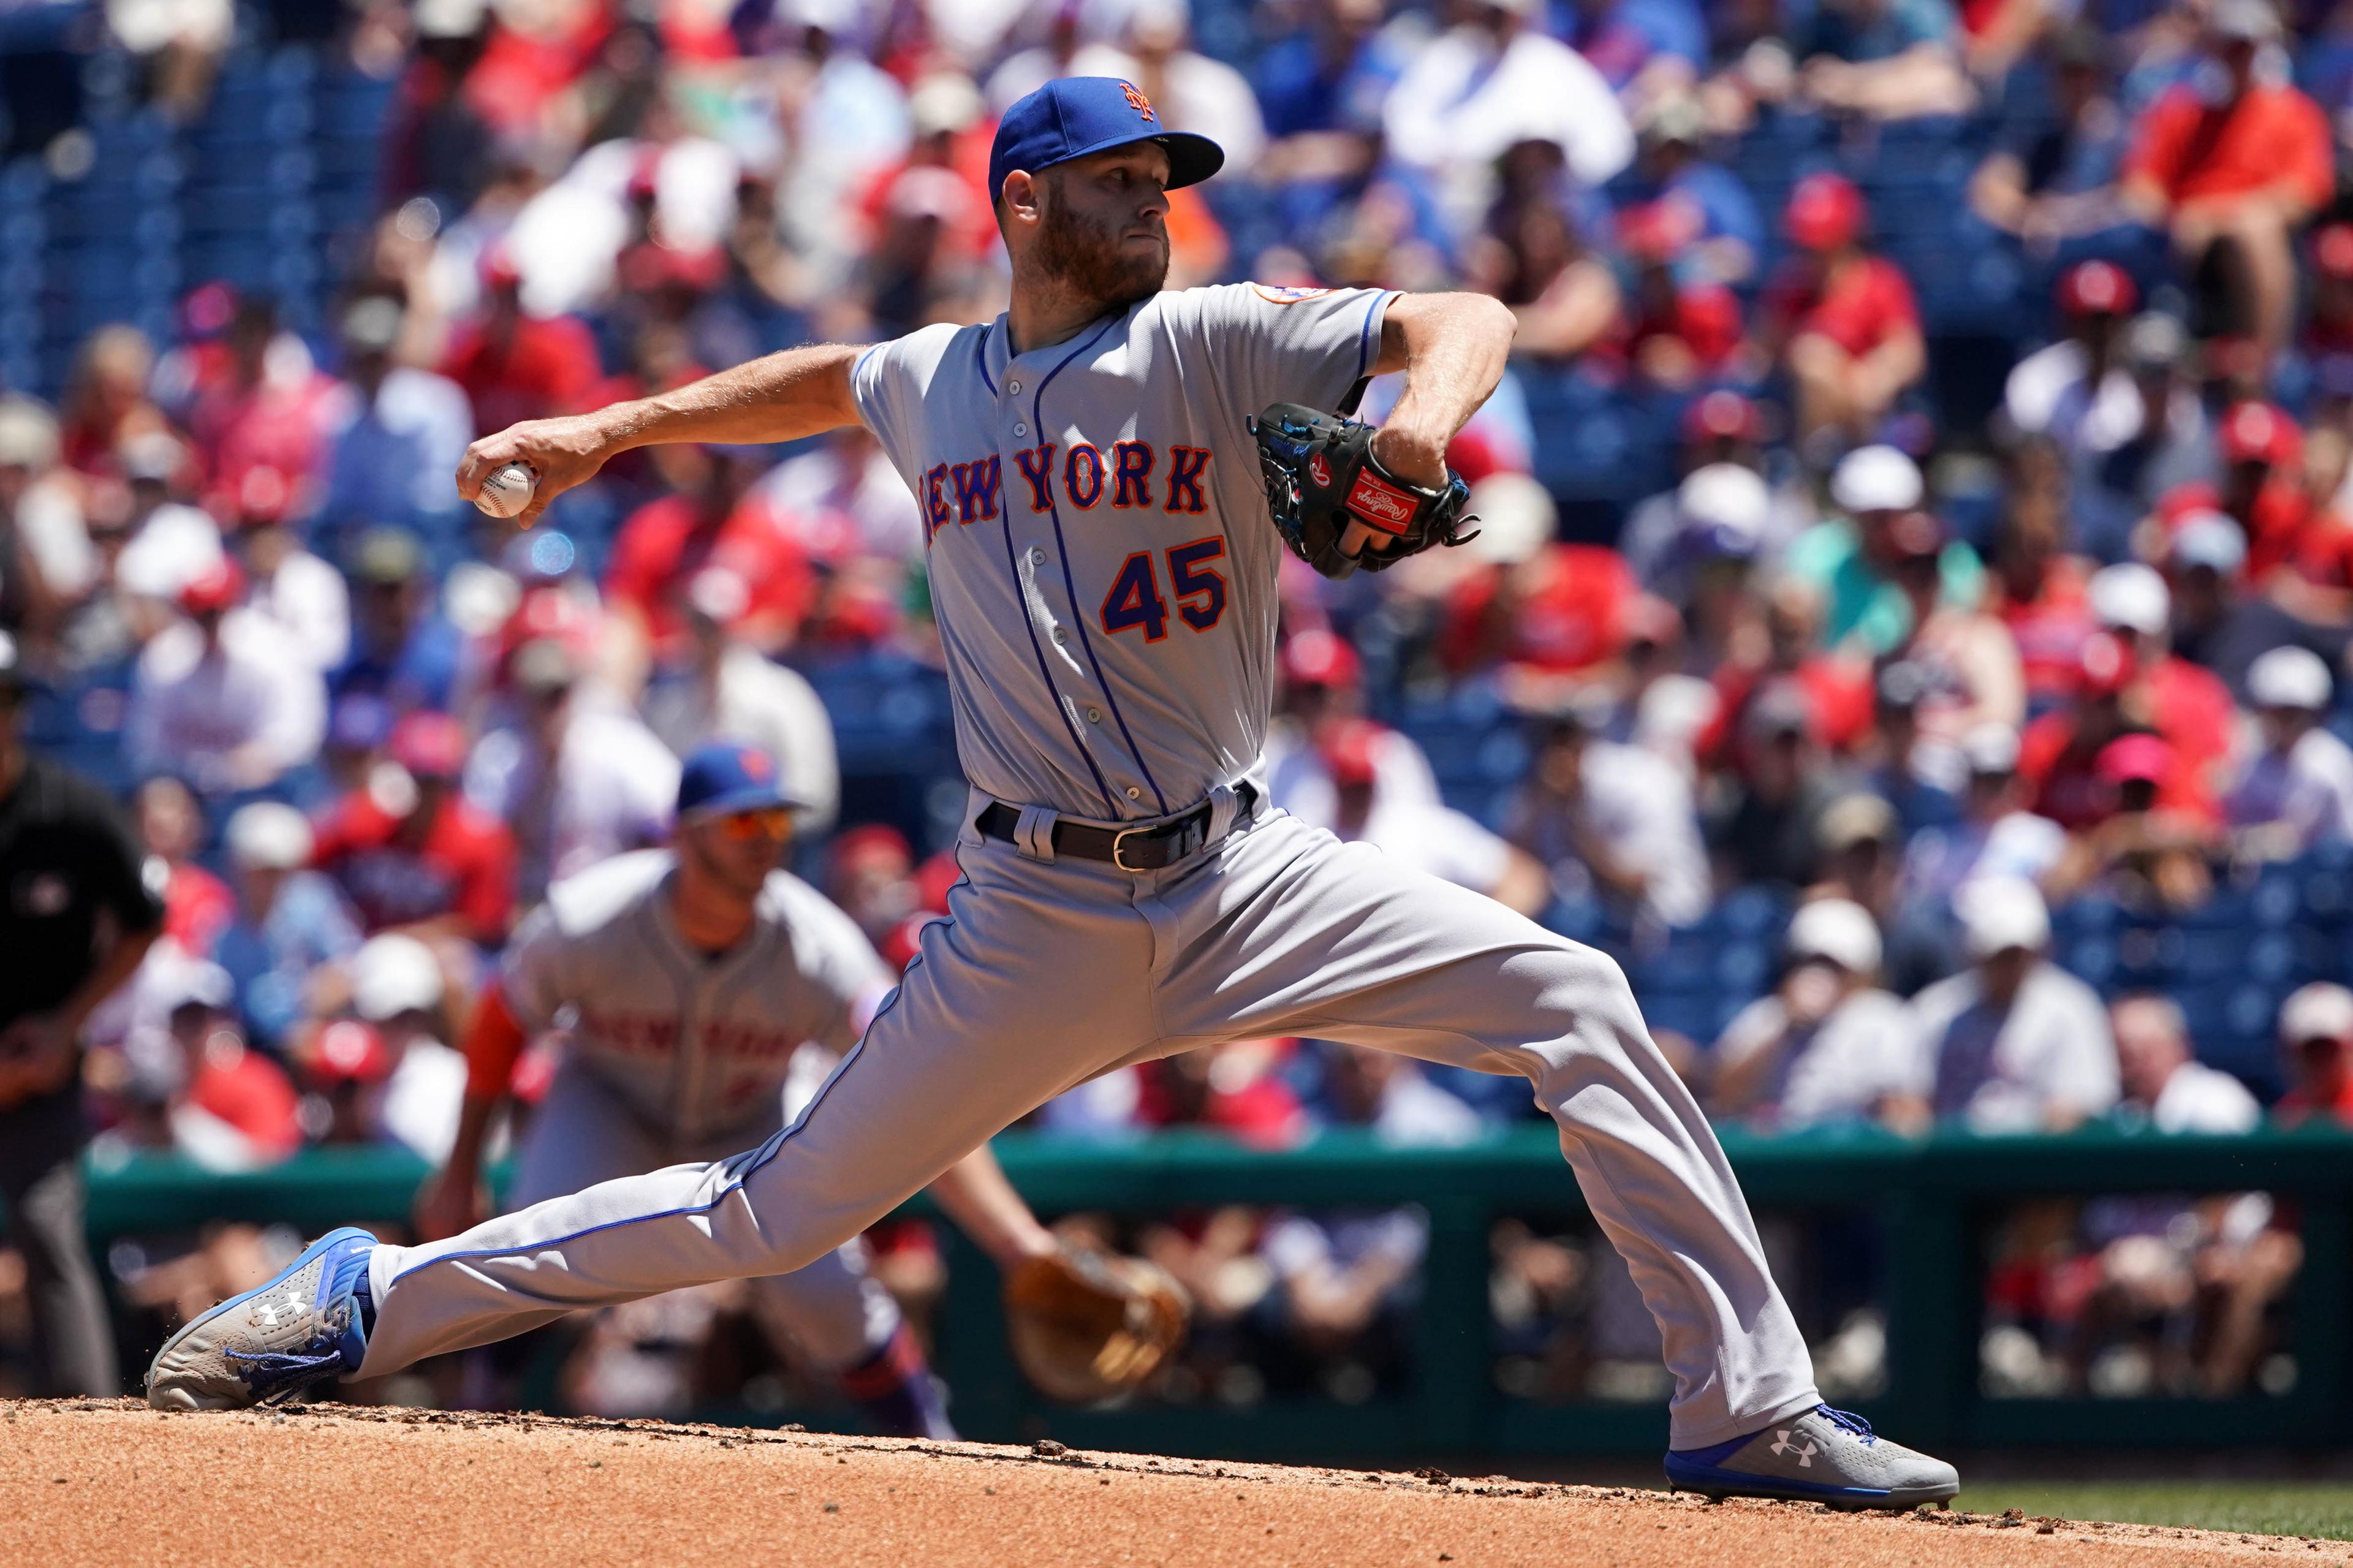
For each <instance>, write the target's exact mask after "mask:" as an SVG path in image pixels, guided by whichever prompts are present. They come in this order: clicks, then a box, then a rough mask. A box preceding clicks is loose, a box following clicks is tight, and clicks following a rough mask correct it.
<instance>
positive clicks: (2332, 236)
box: [2304, 223, 2353, 392]
mask: <svg viewBox="0 0 2353 1568" xmlns="http://www.w3.org/2000/svg"><path fill="white" fill-rule="evenodd" d="M2304 353H2305V357H2306V359H2308V360H2310V361H2311V362H2312V366H2313V369H2314V370H2315V371H2316V373H2317V374H2319V377H2320V380H2321V384H2323V385H2324V386H2327V387H2329V388H2330V389H2331V390H2332V391H2338V392H2341V390H2342V389H2343V388H2344V387H2345V386H2346V385H2347V384H2348V379H2353V378H2348V374H2347V373H2348V371H2353V223H2332V224H2330V225H2328V226H2327V227H2325V228H2323V229H2321V230H2320V231H2319V232H2318V233H2317V234H2316V235H2314V236H2313V237H2312V309H2311V310H2310V311H2309V312H2308V313H2307V314H2306V318H2305V323H2304Z"/></svg>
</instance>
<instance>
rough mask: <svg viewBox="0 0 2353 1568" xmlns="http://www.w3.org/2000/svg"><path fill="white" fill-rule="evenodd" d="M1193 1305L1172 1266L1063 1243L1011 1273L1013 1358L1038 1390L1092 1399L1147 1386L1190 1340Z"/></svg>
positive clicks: (1068, 1399) (1069, 1401) (1071, 1401)
mask: <svg viewBox="0 0 2353 1568" xmlns="http://www.w3.org/2000/svg"><path fill="white" fill-rule="evenodd" d="M1192 1315H1193V1314H1192V1307H1191V1305H1190V1304H1189V1303H1188V1302H1187V1300H1186V1299H1185V1291H1184V1289H1183V1288H1182V1287H1181V1286H1179V1285H1178V1284H1177V1283H1176V1280H1174V1279H1170V1278H1169V1277H1168V1274H1167V1271H1166V1270H1165V1269H1163V1268H1157V1267H1155V1266H1154V1265H1153V1264H1150V1263H1146V1262H1145V1261H1144V1259H1142V1258H1107V1257H1105V1256H1103V1254H1101V1253H1095V1252H1074V1251H1070V1250H1067V1249H1065V1250H1063V1251H1060V1252H1057V1253H1053V1254H1050V1255H1049V1256H1047V1257H1043V1258H1026V1259H1024V1260H1023V1261H1022V1262H1020V1263H1019V1264H1018V1265H1016V1266H1015V1268H1013V1271H1012V1272H1011V1273H1009V1274H1008V1275H1007V1276H1006V1277H1005V1317H1006V1332H1007V1333H1008V1335H1009V1336H1010V1338H1011V1339H1012V1342H1013V1359H1014V1360H1016V1361H1017V1362H1018V1363H1021V1370H1022V1372H1023V1373H1025V1374H1027V1375H1028V1377H1029V1381H1030V1382H1031V1383H1032V1384H1035V1385H1036V1386H1037V1388H1038V1391H1039V1393H1041V1394H1045V1395H1046V1396H1047V1397H1048V1398H1049V1399H1054V1400H1059V1401H1060V1402H1061V1403H1063V1404H1065V1405H1093V1404H1098V1403H1100V1402H1102V1401H1103V1400H1106V1399H1112V1398H1115V1397H1117V1396H1118V1395H1120V1394H1126V1393H1129V1392H1131V1391H1132V1390H1134V1389H1136V1388H1138V1387H1141V1386H1142V1385H1143V1384H1144V1383H1145V1381H1146V1380H1147V1379H1149V1378H1150V1377H1151V1376H1152V1374H1153V1373H1155V1372H1157V1371H1159V1370H1160V1368H1161V1367H1162V1366H1163V1365H1165V1364H1166V1362H1167V1360H1168V1358H1169V1356H1170V1355H1172V1354H1174V1353H1175V1352H1176V1347H1177V1346H1179V1345H1181V1344H1183V1343H1184V1342H1185V1329H1186V1325H1187V1323H1188V1322H1189V1321H1191V1318H1192Z"/></svg>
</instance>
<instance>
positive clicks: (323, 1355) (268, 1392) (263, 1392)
mask: <svg viewBox="0 0 2353 1568" xmlns="http://www.w3.org/2000/svg"><path fill="white" fill-rule="evenodd" d="M227 1355H228V1359H229V1360H230V1362H232V1363H235V1365H236V1367H237V1375H238V1376H239V1377H241V1378H243V1379H245V1384H246V1386H247V1387H248V1388H250V1389H252V1390H253V1392H254V1396H255V1397H256V1398H258V1399H259V1400H260V1402H261V1403H263V1404H264V1405H269V1404H274V1403H276V1402H277V1401H278V1400H280V1399H283V1398H285V1397H287V1396H289V1395H291V1394H299V1393H301V1391H302V1390H303V1389H304V1388H306V1387H308V1386H309V1385H310V1384H313V1383H316V1382H318V1381H319V1380H320V1379H321V1378H322V1377H329V1376H332V1375H333V1374H334V1373H338V1372H341V1371H342V1370H343V1350H342V1348H341V1347H340V1346H339V1345H337V1344H336V1343H335V1342H333V1341H330V1342H328V1344H327V1347H326V1348H325V1349H324V1350H317V1351H311V1352H305V1353H303V1354H301V1355H286V1354H283V1353H280V1352H274V1351H273V1352H263V1353H262V1354H260V1355H248V1354H247V1353H246V1352H243V1351H230V1352H227Z"/></svg>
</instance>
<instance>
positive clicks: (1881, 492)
mask: <svg viewBox="0 0 2353 1568" xmlns="http://www.w3.org/2000/svg"><path fill="white" fill-rule="evenodd" d="M1830 488H1831V504H1832V505H1833V506H1835V507H1836V508H1837V509H1838V510H1839V512H1840V513H1841V515H1839V516H1834V517H1831V518H1828V519H1826V520H1825V521H1821V522H1818V523H1816V524H1815V525H1814V526H1813V527H1811V528H1810V529H1808V530H1806V531H1805V532H1803V533H1801V534H1799V536H1798V538H1797V541H1796V542H1794V543H1792V544H1791V545H1790V546H1789V553H1788V563H1787V564H1788V570H1789V571H1790V573H1792V574H1795V575H1797V576H1799V577H1802V578H1804V579H1806V580H1807V581H1809V582H1811V583H1814V584H1818V585H1819V586H1820V589H1821V591H1822V640H1823V641H1824V642H1825V643H1826V644H1828V645H1830V646H1831V647H1838V646H1840V645H1841V644H1846V643H1852V644H1854V645H1856V646H1857V647H1860V648H1861V650H1862V651H1863V652H1865V653H1868V654H1872V655H1879V654H1884V653H1890V652H1893V651H1894V649H1895V648H1897V647H1901V646H1902V645H1903V643H1904V641H1905V638H1906V637H1908V636H1909V635H1910V633H1911V630H1912V624H1913V613H1912V607H1911V605H1910V604H1909V602H1908V601H1907V600H1906V599H1905V595H1904V592H1903V590H1902V589H1901V588H1900V587H1899V586H1897V584H1896V580H1895V574H1896V568H1897V566H1898V564H1899V563H1901V561H1902V560H1903V557H1904V548H1903V545H1902V543H1901V542H1899V541H1898V539H1897V538H1896V532H1897V529H1896V523H1897V521H1898V520H1899V519H1901V518H1904V517H1905V516H1907V515H1911V514H1915V513H1916V512H1918V511H1919V510H1920V507H1921V505H1922V503H1923V502H1924V501H1925V500H1926V499H1927V493H1928V492H1927V485H1926V481H1925V480H1923V479H1922V478H1921V477H1920V465H1919V464H1917V463H1915V462H1914V461H1913V460H1912V459H1911V458H1909V457H1908V456H1906V455H1905V453H1903V452H1902V451H1899V450H1898V449H1897V448H1895V447H1885V446H1880V447H1856V448H1855V449H1854V450H1853V451H1852V452H1849V453H1848V454H1847V455H1846V456H1845V457H1844V458H1841V459H1840V460H1839V465H1838V467H1837V468H1834V469H1833V470H1831V487H1830ZM1936 574H1937V593H1936V597H1937V602H1938V603H1940V604H1946V605H1975V604H1977V603H1978V601H1979V600H1980V599H1981V598H1982V597H1983V596H1984V589H1985V567H1984V565H1983V564H1982V563H1979V561H1978V557H1977V552H1975V551H1973V550H1971V549H1970V548H1969V547H1968V545H1967V544H1964V543H1962V542H1960V541H1958V540H1951V541H1947V542H1944V543H1942V544H1941V545H1940V546H1939V547H1938V549H1937V551H1936Z"/></svg>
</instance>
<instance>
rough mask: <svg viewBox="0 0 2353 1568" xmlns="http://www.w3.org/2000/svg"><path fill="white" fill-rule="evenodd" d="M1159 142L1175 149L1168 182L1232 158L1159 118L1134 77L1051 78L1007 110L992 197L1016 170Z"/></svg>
mask: <svg viewBox="0 0 2353 1568" xmlns="http://www.w3.org/2000/svg"><path fill="white" fill-rule="evenodd" d="M1132 142H1159V143H1160V145H1161V146H1163V147H1165V148H1166V149H1167V151H1168V188H1169V189H1170V190H1172V191H1173V190H1176V189H1177V188H1178V187H1179V186H1182V185H1198V184H1200V183H1201V182H1202V181H1203V180H1206V179H1208V177H1209V176H1210V175H1212V174H1216V173H1217V172H1218V170H1219V168H1221V167H1223V166H1224V164H1225V162H1226V152H1225V149H1224V148H1222V147H1220V146H1219V145H1218V144H1217V143H1216V142H1212V141H1210V140H1209V139H1208V137H1206V136H1196V135H1194V134H1193V133H1192V132H1189V131H1170V130H1168V129H1166V127H1165V126H1163V125H1162V124H1161V123H1160V115H1159V112H1158V111H1157V110H1155V109H1154V108H1153V107H1152V100H1150V99H1148V98H1146V97H1145V96H1144V94H1143V93H1142V92H1140V91H1138V90H1137V89H1136V86H1135V84H1134V82H1130V81H1122V80H1120V79H1118V78H1117V77H1109V76H1066V77H1060V78H1058V79H1055V80H1053V81H1050V82H1048V83H1047V84H1046V85H1045V86H1043V87H1041V88H1039V89H1038V90H1037V91H1035V92H1033V93H1031V94H1029V97H1027V98H1024V99H1022V100H1020V101H1019V102H1018V103H1016V104H1015V105H1014V106H1013V107H1012V108H1010V109H1008V110H1006V111H1005V118H1004V119H1002V120H1000V121H997V142H996V143H995V145H993V146H991V147H990V148H989V150H988V200H989V203H990V205H992V206H993V205H996V202H997V198H998V197H999V196H1001V195H1004V194H1005V176H1006V175H1008V174H1011V173H1012V172H1013V171H1014V170H1016V169H1026V170H1028V171H1029V173H1031V174H1036V173H1037V172H1038V171H1039V170H1040V169H1048V168H1051V167H1052V166H1053V165H1055V164H1056V163H1069V162H1070V161H1071V159H1073V158H1083V157H1085V156H1086V155H1087V154H1088V153H1101V152H1103V151H1104V150H1105V149H1106V148H1111V147H1125V146H1127V145H1129V144H1130V143H1132Z"/></svg>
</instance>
